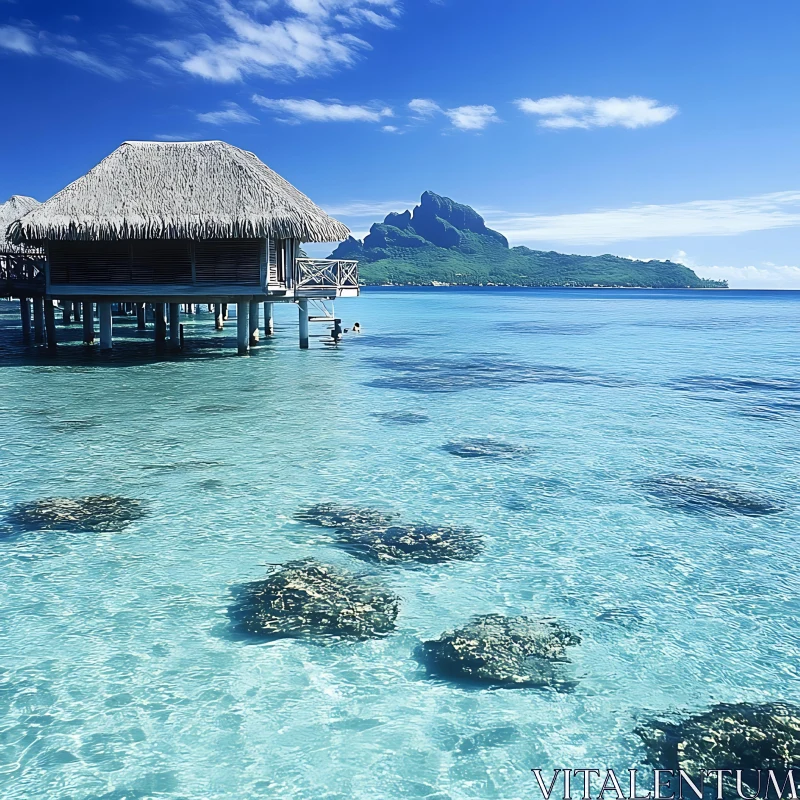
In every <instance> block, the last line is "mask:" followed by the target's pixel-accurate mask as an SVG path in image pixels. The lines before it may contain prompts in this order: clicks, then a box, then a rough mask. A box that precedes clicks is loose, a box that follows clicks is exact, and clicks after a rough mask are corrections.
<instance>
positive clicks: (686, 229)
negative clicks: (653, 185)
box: [484, 191, 800, 244]
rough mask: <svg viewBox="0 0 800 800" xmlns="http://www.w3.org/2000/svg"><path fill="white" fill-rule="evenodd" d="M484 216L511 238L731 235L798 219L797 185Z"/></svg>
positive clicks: (585, 240) (592, 240)
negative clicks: (750, 193) (739, 194)
mask: <svg viewBox="0 0 800 800" xmlns="http://www.w3.org/2000/svg"><path fill="white" fill-rule="evenodd" d="M484 216H486V217H487V222H489V223H490V224H491V225H492V227H495V228H497V229H498V230H500V231H502V232H503V233H504V234H506V235H507V236H508V237H509V239H511V240H512V241H514V242H515V243H516V244H524V243H527V242H567V243H570V244H605V243H608V242H620V241H633V240H637V239H653V238H659V237H670V236H732V235H735V234H739V233H747V232H749V231H763V230H771V229H774V228H787V227H794V226H797V225H800V191H790V192H775V193H772V194H764V195H757V196H755V197H744V198H738V199H734V200H695V201H692V202H689V203H674V204H668V205H641V206H630V207H629V208H614V209H598V210H595V211H586V212H582V213H577V214H557V215H544V214H542V215H540V214H519V213H508V212H501V211H487V212H486V213H485V215H484Z"/></svg>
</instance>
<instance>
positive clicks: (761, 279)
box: [695, 263, 800, 289]
mask: <svg viewBox="0 0 800 800" xmlns="http://www.w3.org/2000/svg"><path fill="white" fill-rule="evenodd" d="M695 271H696V272H697V273H698V274H699V275H702V277H704V278H711V279H713V280H725V281H728V285H729V286H730V288H731V289H800V267H793V266H780V265H778V264H770V263H765V264H762V265H760V266H748V267H717V266H714V267H698V268H697V269H696V270H695Z"/></svg>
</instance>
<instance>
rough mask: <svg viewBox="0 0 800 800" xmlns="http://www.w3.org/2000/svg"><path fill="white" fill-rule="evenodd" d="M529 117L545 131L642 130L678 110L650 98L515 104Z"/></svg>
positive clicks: (565, 98)
mask: <svg viewBox="0 0 800 800" xmlns="http://www.w3.org/2000/svg"><path fill="white" fill-rule="evenodd" d="M515 104H516V106H517V108H519V109H520V111H524V112H525V113H526V114H533V115H536V116H538V117H540V118H541V119H540V121H539V125H540V126H542V127H543V128H562V129H563V128H608V127H613V126H619V127H623V128H642V127H644V126H647V125H660V124H661V123H662V122H666V121H667V120H670V119H672V118H673V117H674V116H675V115H676V114H677V113H678V109H677V108H676V107H675V106H664V105H660V104H659V103H658V101H657V100H651V99H650V98H648V97H605V98H602V97H576V96H574V95H571V94H565V95H561V96H559V97H542V98H541V99H539V100H531V99H530V98H527V97H524V98H521V99H519V100H516V101H515Z"/></svg>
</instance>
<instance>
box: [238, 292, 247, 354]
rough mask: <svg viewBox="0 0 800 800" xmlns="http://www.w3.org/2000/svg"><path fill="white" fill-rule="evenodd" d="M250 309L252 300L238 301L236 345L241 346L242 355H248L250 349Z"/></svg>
mask: <svg viewBox="0 0 800 800" xmlns="http://www.w3.org/2000/svg"><path fill="white" fill-rule="evenodd" d="M249 311H250V302H249V301H248V300H240V301H239V302H238V303H236V345H237V347H238V348H239V355H240V356H246V355H247V353H248V350H249V347H248V344H249V341H250V321H249V316H250V314H249Z"/></svg>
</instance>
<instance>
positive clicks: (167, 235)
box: [9, 142, 350, 243]
mask: <svg viewBox="0 0 800 800" xmlns="http://www.w3.org/2000/svg"><path fill="white" fill-rule="evenodd" d="M9 235H10V237H11V238H12V241H14V242H17V243H22V242H31V243H34V242H43V241H47V240H82V241H100V240H106V241H107V240H117V239H246V238H265V237H267V236H269V237H271V238H275V239H288V238H294V239H300V240H301V241H304V242H337V241H339V240H341V239H345V238H347V236H349V235H350V231H349V230H348V229H347V227H346V226H345V225H343V224H342V223H341V222H338V221H337V220H335V219H333V218H332V217H329V216H328V215H327V214H326V213H325V212H324V211H323V210H322V209H321V208H319V206H317V205H315V204H314V203H312V202H311V200H310V199H309V198H308V197H306V196H305V195H304V194H303V193H302V192H300V191H298V190H297V189H295V188H294V186H292V185H291V184H290V183H289V182H288V181H286V180H284V179H283V178H282V177H281V176H280V175H278V174H277V173H276V172H273V171H272V170H271V169H270V168H269V167H268V166H267V165H266V164H264V163H263V162H262V161H260V160H259V159H258V158H257V157H256V156H255V155H254V154H253V153H249V152H247V151H246V150H240V149H239V148H238V147H233V145H230V144H226V143H225V142H125V143H124V144H123V145H121V146H120V147H118V148H117V149H116V150H115V151H114V152H113V153H111V155H109V156H108V157H106V158H105V159H103V160H102V161H101V162H100V163H99V164H98V165H97V166H96V167H94V169H92V170H90V171H89V172H88V173H87V174H86V175H84V176H83V177H82V178H78V180H76V181H75V182H74V183H71V184H70V185H69V186H67V187H66V188H65V189H62V190H61V191H60V192H59V193H58V194H56V195H54V196H53V197H51V198H50V199H49V200H48V201H47V202H45V203H43V204H42V205H40V206H39V207H37V208H36V209H34V210H33V211H31V212H30V213H28V214H26V215H25V217H24V218H23V219H21V220H19V221H17V222H15V223H14V224H13V225H12V226H11V228H10V229H9Z"/></svg>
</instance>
